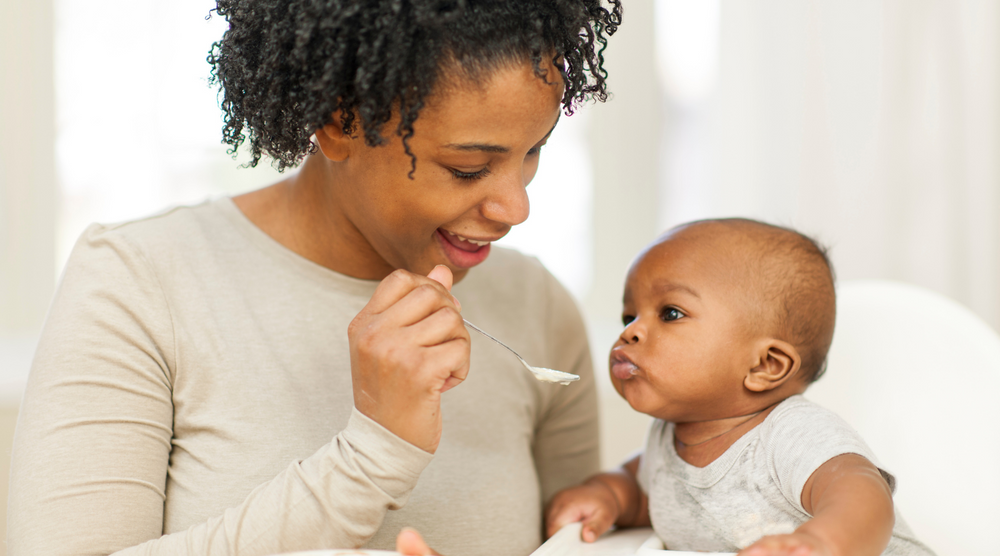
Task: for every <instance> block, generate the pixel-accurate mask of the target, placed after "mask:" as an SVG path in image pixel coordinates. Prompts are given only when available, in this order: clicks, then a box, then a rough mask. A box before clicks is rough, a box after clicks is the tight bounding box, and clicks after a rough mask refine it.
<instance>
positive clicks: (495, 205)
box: [481, 172, 529, 226]
mask: <svg viewBox="0 0 1000 556" xmlns="http://www.w3.org/2000/svg"><path fill="white" fill-rule="evenodd" d="M526 185H527V184H526V183H525V182H524V179H523V177H522V176H521V174H520V172H518V173H514V172H511V173H510V175H506V176H503V178H502V179H498V180H496V181H495V182H494V183H493V184H492V189H491V191H490V193H489V195H488V196H487V197H486V199H485V200H484V201H483V204H482V209H481V210H482V213H483V216H484V217H486V218H488V219H490V220H492V221H494V222H501V223H503V224H506V225H508V226H516V225H518V224H520V223H521V222H524V221H525V220H527V219H528V212H529V203H528V191H527V189H526V188H525V186H526Z"/></svg>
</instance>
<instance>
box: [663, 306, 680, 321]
mask: <svg viewBox="0 0 1000 556" xmlns="http://www.w3.org/2000/svg"><path fill="white" fill-rule="evenodd" d="M684 316H685V315H684V313H682V312H681V311H680V310H679V309H676V308H674V307H664V308H663V311H662V312H661V313H660V318H661V319H663V322H670V321H674V320H677V319H680V318H684Z"/></svg>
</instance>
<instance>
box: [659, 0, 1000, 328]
mask: <svg viewBox="0 0 1000 556" xmlns="http://www.w3.org/2000/svg"><path fill="white" fill-rule="evenodd" d="M711 3H712V2H709V4H711ZM681 4H683V2H681V1H680V0H658V3H657V8H658V9H659V10H660V17H659V18H658V21H661V22H662V21H664V20H667V21H669V19H670V15H671V14H679V13H681V12H682V11H683V10H681V9H680V8H679V7H678V6H679V5H681ZM718 8H719V9H718V11H717V13H718V16H717V20H716V22H715V24H716V25H718V28H717V29H716V30H715V32H717V35H718V37H719V44H718V58H717V60H711V61H709V62H705V63H706V64H709V67H711V68H712V69H713V70H714V71H715V72H716V75H715V79H714V87H713V88H712V92H710V93H708V94H705V95H702V96H701V97H698V96H697V95H694V97H692V95H691V94H690V91H691V90H692V87H690V86H689V87H686V88H685V87H683V78H684V77H685V75H691V74H692V73H691V71H688V72H687V73H684V72H683V71H682V70H683V68H684V66H683V64H677V63H674V64H672V65H671V64H670V63H665V64H664V63H663V61H664V59H665V58H666V61H667V62H669V61H670V60H671V59H672V57H673V58H676V57H677V56H681V57H682V58H683V56H684V51H683V48H684V47H683V45H681V46H678V45H676V44H673V45H671V44H669V43H665V42H664V41H661V43H663V44H664V46H663V47H662V48H661V55H660V59H661V64H660V65H661V66H662V67H664V71H663V76H664V78H665V79H664V84H665V90H666V93H665V95H666V97H665V103H666V105H667V106H668V107H669V117H668V118H667V121H666V124H665V125H666V129H665V140H664V141H663V149H664V156H663V161H664V162H663V164H664V167H663V169H662V170H661V172H660V181H661V189H660V191H661V199H660V206H661V207H662V208H661V225H662V226H667V225H672V224H676V223H679V222H682V221H685V220H690V219H694V218H704V217H714V216H729V215H743V216H751V217H756V218H761V219H764V220H768V221H771V222H775V223H779V224H784V225H791V226H794V227H796V228H798V229H800V230H802V231H805V232H807V233H810V234H812V235H814V236H815V237H817V238H818V239H819V240H820V241H821V242H823V243H825V244H827V245H829V246H830V247H831V253H832V258H833V261H834V264H835V266H836V270H837V272H838V277H839V278H840V279H853V278H888V279H896V280H901V281H905V282H910V283H913V284H917V285H920V286H924V287H927V288H930V289H932V290H935V291H937V292H940V293H942V294H945V295H947V296H949V297H951V298H953V299H955V300H957V301H959V302H961V303H963V304H965V305H966V306H968V307H970V308H971V309H972V310H973V311H975V312H976V313H977V314H979V315H980V316H981V317H982V318H983V319H985V320H986V321H987V322H988V323H989V324H990V325H992V326H993V327H994V328H995V329H1000V168H998V161H997V157H998V155H1000V110H998V104H1000V82H998V80H1000V2H997V1H996V0H949V1H943V0H937V1H936V0H891V1H890V0H887V1H875V0H808V1H804V0H768V1H764V0H761V1H752V2H748V1H746V0H721V2H719V3H718ZM663 27H664V26H663V25H661V26H660V28H659V29H658V30H657V31H658V32H664V30H665V29H664V28H663ZM671 49H672V50H671ZM678 50H679V51H680V53H679V54H678ZM677 68H681V69H680V70H679V69H677ZM694 75H696V76H700V77H697V78H698V79H702V80H704V79H705V78H704V72H702V73H698V72H695V73H694ZM688 79H689V81H690V78H688ZM679 82H680V85H678V83H679ZM694 90H698V88H697V87H695V88H694ZM685 92H687V94H685ZM928 318H933V315H928Z"/></svg>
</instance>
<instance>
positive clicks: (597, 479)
mask: <svg viewBox="0 0 1000 556" xmlns="http://www.w3.org/2000/svg"><path fill="white" fill-rule="evenodd" d="M641 457H642V455H641V454H640V455H637V456H635V457H634V458H632V459H631V460H629V461H627V462H625V464H624V465H622V466H621V467H619V468H618V469H615V470H612V471H608V472H606V473H599V474H597V475H594V476H593V477H591V478H589V479H587V480H586V481H584V482H583V484H582V485H579V486H575V487H572V488H568V489H566V490H562V491H560V492H558V493H556V495H555V496H554V497H553V498H552V502H551V503H550V504H549V508H548V510H547V511H546V513H545V536H546V537H551V536H552V535H554V534H556V531H558V530H559V529H561V528H562V527H563V525H566V524H568V523H575V522H577V521H582V522H583V532H582V533H581V535H582V536H583V540H584V541H586V542H594V541H595V540H597V537H600V536H601V535H602V534H604V532H605V531H607V530H608V529H610V528H611V526H612V525H619V526H621V527H643V526H645V527H648V526H649V511H648V509H647V499H646V495H645V494H644V493H643V492H642V489H641V488H639V482H638V480H636V476H637V474H638V470H639V461H640V458H641Z"/></svg>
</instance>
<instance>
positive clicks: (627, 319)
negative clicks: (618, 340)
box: [622, 315, 635, 326]
mask: <svg viewBox="0 0 1000 556" xmlns="http://www.w3.org/2000/svg"><path fill="white" fill-rule="evenodd" d="M634 320H635V317H634V316H632V315H622V326H628V325H629V324H631V322H632V321H634Z"/></svg>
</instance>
